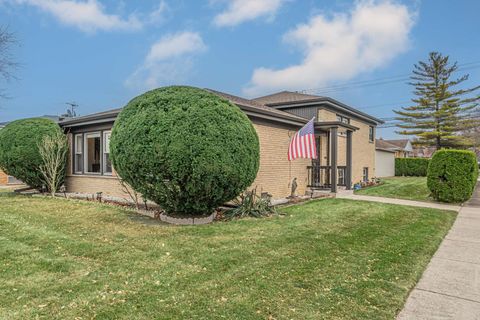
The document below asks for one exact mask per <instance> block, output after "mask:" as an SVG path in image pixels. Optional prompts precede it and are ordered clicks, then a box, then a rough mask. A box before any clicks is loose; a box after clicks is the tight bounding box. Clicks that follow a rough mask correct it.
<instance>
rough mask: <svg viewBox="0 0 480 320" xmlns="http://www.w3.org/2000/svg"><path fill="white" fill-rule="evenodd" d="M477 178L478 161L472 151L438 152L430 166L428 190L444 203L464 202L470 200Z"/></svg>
mask: <svg viewBox="0 0 480 320" xmlns="http://www.w3.org/2000/svg"><path fill="white" fill-rule="evenodd" d="M477 178H478V164H477V159H476V157H475V154H474V153H473V152H471V151H466V150H440V151H437V152H435V154H434V155H433V157H432V160H431V161H430V165H429V166H428V175H427V184H428V188H429V189H430V191H431V192H432V195H433V197H434V198H435V199H436V200H439V201H443V202H463V201H466V200H468V199H470V197H471V196H472V193H473V190H474V188H475V185H476V183H477Z"/></svg>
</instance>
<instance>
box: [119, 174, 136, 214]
mask: <svg viewBox="0 0 480 320" xmlns="http://www.w3.org/2000/svg"><path fill="white" fill-rule="evenodd" d="M118 181H119V182H120V185H121V186H122V191H123V192H124V193H126V194H128V196H129V197H130V200H132V202H133V203H134V204H135V209H137V210H138V209H140V198H141V195H140V194H139V193H138V192H137V191H135V190H134V189H133V188H132V187H130V185H129V184H128V183H126V182H125V180H123V179H122V178H120V176H119V177H118Z"/></svg>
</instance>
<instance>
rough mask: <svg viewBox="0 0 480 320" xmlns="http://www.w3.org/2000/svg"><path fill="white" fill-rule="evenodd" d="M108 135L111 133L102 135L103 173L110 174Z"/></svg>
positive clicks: (110, 161) (110, 162)
mask: <svg viewBox="0 0 480 320" xmlns="http://www.w3.org/2000/svg"><path fill="white" fill-rule="evenodd" d="M110 135H111V132H109V131H108V132H104V133H103V173H104V174H112V160H110Z"/></svg>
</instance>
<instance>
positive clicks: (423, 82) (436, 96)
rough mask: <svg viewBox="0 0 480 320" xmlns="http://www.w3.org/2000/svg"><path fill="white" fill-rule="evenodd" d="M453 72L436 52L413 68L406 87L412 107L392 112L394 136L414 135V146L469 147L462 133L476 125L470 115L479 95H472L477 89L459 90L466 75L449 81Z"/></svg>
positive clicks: (455, 69) (476, 110) (476, 106)
mask: <svg viewBox="0 0 480 320" xmlns="http://www.w3.org/2000/svg"><path fill="white" fill-rule="evenodd" d="M456 71H458V66H457V63H456V62H455V63H453V64H451V63H449V61H448V56H442V55H441V54H440V53H438V52H431V53H430V54H429V58H428V61H427V62H423V61H420V62H419V63H418V64H415V65H414V70H413V75H412V76H411V77H410V79H411V80H412V82H410V83H409V84H410V85H412V86H414V87H415V89H414V91H413V93H414V95H415V96H416V98H414V99H412V102H413V103H414V105H412V106H409V107H403V108H401V110H394V112H395V113H396V114H398V116H397V117H396V120H399V121H400V123H399V124H398V125H397V126H398V127H399V128H400V129H401V130H399V131H397V133H398V134H402V135H415V136H416V137H417V139H416V140H415V144H417V145H424V146H435V147H436V148H437V149H441V148H462V147H463V148H465V147H468V146H471V145H472V141H471V139H469V138H468V137H467V136H465V135H462V132H464V131H465V130H466V129H468V128H474V127H478V126H479V124H480V122H479V119H478V117H477V116H474V115H475V113H476V112H478V106H479V101H480V95H477V96H475V95H474V93H475V91H476V90H478V89H480V86H476V87H473V88H471V89H461V88H459V85H460V84H462V83H463V82H464V81H466V80H467V79H468V74H466V75H463V76H461V77H460V78H456V79H453V75H454V73H455V72H456Z"/></svg>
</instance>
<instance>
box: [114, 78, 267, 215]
mask: <svg viewBox="0 0 480 320" xmlns="http://www.w3.org/2000/svg"><path fill="white" fill-rule="evenodd" d="M110 151H111V156H112V161H113V165H114V167H115V170H116V171H117V173H118V174H119V176H120V177H121V178H122V179H123V180H124V181H125V182H127V183H128V184H129V185H130V186H131V187H132V188H133V189H135V190H136V191H138V192H140V193H141V194H142V195H143V196H144V197H145V198H146V199H149V200H152V201H154V202H155V203H157V204H158V205H160V206H161V207H162V208H163V209H164V210H166V211H167V213H169V214H180V215H190V214H191V215H203V214H210V213H212V211H213V210H214V209H215V208H216V207H218V206H219V205H221V204H223V203H225V202H227V201H229V200H232V199H233V198H235V197H237V196H238V195H239V194H240V193H241V192H242V191H243V190H245V189H246V188H247V187H248V186H250V185H251V184H252V183H253V181H254V179H255V177H256V175H257V171H258V167H259V141H258V136H257V133H256V131H255V128H254V127H253V125H252V123H251V121H250V120H249V119H248V118H247V116H246V115H245V114H244V113H243V112H242V111H241V110H240V109H239V108H238V107H237V106H235V105H233V104H231V103H230V102H229V101H227V100H226V99H223V98H221V97H219V96H217V95H215V94H213V93H211V92H208V91H205V90H202V89H198V88H193V87H180V86H173V87H164V88H159V89H155V90H152V91H149V92H146V93H144V94H142V95H140V96H138V97H136V98H134V99H133V100H132V101H130V102H129V103H128V104H127V106H126V107H125V108H124V109H123V110H122V112H120V114H119V116H118V118H117V120H116V121H115V125H114V127H113V129H112V136H111V140H110Z"/></svg>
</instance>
